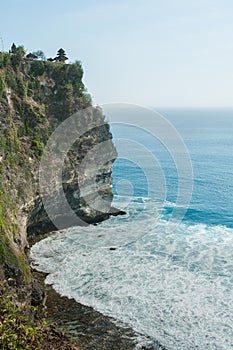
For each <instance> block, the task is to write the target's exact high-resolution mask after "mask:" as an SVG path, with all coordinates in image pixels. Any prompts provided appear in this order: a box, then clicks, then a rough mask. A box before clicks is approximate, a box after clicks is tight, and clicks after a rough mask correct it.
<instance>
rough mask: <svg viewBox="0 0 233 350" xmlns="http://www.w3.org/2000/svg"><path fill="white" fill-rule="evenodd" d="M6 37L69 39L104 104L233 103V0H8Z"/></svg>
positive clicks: (44, 41)
mask: <svg viewBox="0 0 233 350" xmlns="http://www.w3.org/2000/svg"><path fill="white" fill-rule="evenodd" d="M0 37H2V38H3V41H4V47H5V50H8V49H9V46H10V45H11V44H12V42H13V41H14V42H15V43H16V44H17V45H19V44H23V45H24V46H25V48H26V49H27V50H28V51H34V50H37V49H42V50H43V51H44V52H45V53H46V55H47V56H48V57H50V56H52V57H54V56H55V54H56V51H57V49H59V48H60V47H63V48H64V49H65V50H66V52H67V55H68V57H69V58H70V59H71V60H72V61H74V60H75V59H78V60H81V61H82V63H83V67H84V70H85V76H84V80H85V83H86V85H87V87H88V90H89V92H90V93H91V95H92V97H93V99H94V102H95V103H98V104H102V103H109V102H127V103H136V104H140V105H143V106H151V107H152V106H154V107H160V106H170V107H171V106H197V107H201V106H210V107H215V106H219V107H221V106H227V107H233V1H232V0H144V1H143V0H140V1H139V0H115V1H112V0H64V1H60V0H48V1H45V0H40V1H32V0H30V1H29V0H20V1H16V0H11V1H2V3H1V7H0Z"/></svg>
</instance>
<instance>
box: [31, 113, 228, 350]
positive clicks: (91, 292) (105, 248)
mask: <svg viewBox="0 0 233 350" xmlns="http://www.w3.org/2000/svg"><path fill="white" fill-rule="evenodd" d="M116 109H117V108H116ZM106 110H107V111H108V108H107V109H106ZM118 112H119V110H118V109H117V113H118ZM131 112H132V114H134V112H135V111H134V110H132V111H131ZM159 112H160V114H161V115H162V116H163V117H164V118H166V119H163V121H164V120H165V124H161V123H163V122H161V121H160V115H159V117H158V119H159V124H158V123H157V124H156V125H155V128H153V127H152V124H153V123H152V124H150V122H149V124H148V120H149V121H151V120H152V119H153V117H152V116H151V115H150V116H149V117H150V118H151V119H150V118H149V119H148V118H147V117H145V118H144V117H142V118H141V119H140V115H136V114H137V113H136V114H135V115H136V116H135V123H132V120H133V119H132V118H129V120H127V118H126V122H125V123H123V122H122V120H123V121H124V118H123V117H122V119H121V118H119V119H120V120H117V121H116V122H112V124H111V130H112V133H113V136H114V138H113V140H114V142H115V144H116V148H117V150H118V153H119V158H118V159H117V160H116V162H115V163H114V167H113V191H114V194H115V197H114V203H113V205H114V206H116V207H118V208H121V209H123V210H125V211H126V212H127V215H125V216H117V217H111V218H110V219H109V220H107V221H105V222H103V223H101V224H99V225H98V226H92V225H91V226H89V227H74V228H70V229H68V230H65V231H62V232H58V233H57V234H55V235H53V236H51V237H48V238H46V239H44V240H42V241H40V242H39V243H37V244H35V245H34V246H33V247H32V249H31V258H32V260H33V263H32V265H33V266H34V267H36V268H37V269H38V270H40V271H44V272H47V273H48V276H47V278H46V282H47V283H49V284H52V285H53V287H54V288H55V289H56V291H58V292H59V293H60V294H61V295H66V296H68V297H71V298H74V299H75V300H77V301H78V302H80V303H82V304H84V305H88V306H91V307H93V308H95V309H96V310H98V311H100V312H101V313H103V314H105V315H108V316H111V317H113V318H114V319H115V320H116V321H119V322H123V323H125V324H127V325H129V326H131V327H132V328H133V329H134V330H135V331H137V332H139V333H140V334H144V335H146V336H148V337H149V338H150V339H152V342H153V341H154V346H155V349H157V348H158V349H159V346H158V344H161V345H162V346H163V347H164V348H166V349H168V350H192V349H196V350H197V349H200V350H214V349H216V350H221V349H222V350H230V349H232V348H233V307H232V306H233V110H232V109H231V110H230V109H165V108H164V109H160V110H159ZM127 113H128V111H127ZM106 114H107V112H106ZM139 114H143V112H142V110H140V113H139ZM107 115H108V114H107ZM109 119H110V121H111V117H109ZM113 119H114V118H113ZM143 122H144V124H145V126H144V127H143ZM156 126H157V129H156ZM161 130H162V131H161ZM167 134H169V137H168V138H167V137H166V135H167Z"/></svg>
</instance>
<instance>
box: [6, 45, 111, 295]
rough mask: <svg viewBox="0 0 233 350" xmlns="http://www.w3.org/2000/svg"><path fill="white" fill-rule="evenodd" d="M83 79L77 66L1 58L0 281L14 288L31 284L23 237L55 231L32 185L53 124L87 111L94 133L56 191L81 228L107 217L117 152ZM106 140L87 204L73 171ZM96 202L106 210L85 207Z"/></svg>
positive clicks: (68, 162) (78, 145) (71, 157)
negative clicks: (104, 155)
mask: <svg viewBox="0 0 233 350" xmlns="http://www.w3.org/2000/svg"><path fill="white" fill-rule="evenodd" d="M82 77H83V70H82V67H81V65H80V63H79V62H77V63H74V64H68V65H65V64H64V65H62V64H56V63H52V62H44V61H32V62H30V61H25V60H24V58H23V56H22V54H20V52H18V53H15V54H12V53H11V54H9V53H1V54H0V177H1V181H0V263H1V268H0V277H1V279H4V278H5V279H9V278H13V280H14V283H15V285H17V286H20V285H22V286H23V285H25V286H28V285H29V284H30V280H31V275H30V269H29V266H28V262H27V258H26V254H25V251H26V250H27V247H28V243H27V238H28V236H27V235H33V234H37V233H44V232H49V231H51V230H53V229H55V227H54V224H53V223H52V222H51V221H50V219H49V217H48V215H47V213H46V211H45V209H44V207H43V203H42V201H41V198H40V191H39V186H38V169H39V164H40V159H41V156H42V154H43V150H44V147H45V145H46V142H47V140H48V139H49V137H50V135H51V134H52V133H53V131H54V130H55V129H56V127H57V126H58V125H59V124H61V123H62V122H63V121H64V120H66V119H67V118H68V117H70V116H71V115H72V114H73V113H76V112H78V111H81V110H84V109H86V108H90V112H89V114H88V116H87V117H86V118H87V119H86V120H83V122H86V123H90V124H93V126H94V128H90V130H89V131H87V132H86V133H85V134H83V135H82V136H81V137H79V139H78V140H77V141H76V142H75V143H74V144H73V146H72V148H71V150H70V151H69V152H68V154H67V156H66V158H65V162H64V165H63V169H62V172H63V177H62V186H63V190H64V193H65V196H66V199H67V201H68V203H69V205H70V207H71V208H72V210H73V211H74V212H75V213H76V214H77V215H78V217H79V218H80V219H81V220H82V221H83V222H86V223H95V222H99V221H101V220H104V219H106V218H107V217H108V216H109V213H108V210H109V209H110V206H111V201H112V197H113V194H112V176H111V173H112V163H113V161H114V159H115V158H116V150H115V148H114V146H113V143H112V141H111V139H112V135H111V132H110V130H109V125H108V124H107V123H106V122H105V121H104V116H103V114H102V112H101V110H100V109H99V108H93V107H92V104H91V99H90V96H89V95H88V94H87V92H86V90H85V87H84V85H83V83H82ZM96 125H100V126H99V127H98V126H97V127H95V126H96ZM105 141H108V148H107V152H108V161H107V162H106V163H105V164H103V165H102V166H101V168H100V169H98V172H97V173H95V172H93V173H92V175H91V177H90V179H89V180H90V181H91V180H93V177H94V181H95V184H96V191H95V192H94V193H90V194H89V198H88V202H87V201H86V199H85V198H83V197H82V193H81V192H80V183H83V182H84V181H87V180H86V179H84V176H83V174H82V173H81V171H79V169H80V165H81V163H82V160H83V159H84V157H85V156H86V154H87V153H88V152H89V150H90V149H92V148H93V147H94V146H95V145H97V144H99V143H101V142H105ZM91 167H92V163H90V168H91ZM56 188H57V186H56V183H54V187H53V189H52V190H51V205H53V206H54V207H56V212H57V213H58V214H57V215H58V216H59V219H60V222H61V223H63V222H64V227H67V226H69V225H72V221H70V220H69V219H70V218H69V213H66V212H65V211H64V210H63V208H62V203H61V202H59V200H56V198H57V197H56ZM58 197H59V196H58ZM97 197H99V198H102V199H103V200H104V203H105V208H104V211H101V210H98V209H93V207H92V205H91V204H92V203H94V201H95V200H96V198H97ZM59 208H60V211H59ZM26 294H28V289H27V291H26V292H25V295H26Z"/></svg>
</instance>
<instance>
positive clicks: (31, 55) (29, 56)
mask: <svg viewBox="0 0 233 350" xmlns="http://www.w3.org/2000/svg"><path fill="white" fill-rule="evenodd" d="M26 58H38V56H36V55H34V53H31V52H30V53H29V54H27V56H26Z"/></svg>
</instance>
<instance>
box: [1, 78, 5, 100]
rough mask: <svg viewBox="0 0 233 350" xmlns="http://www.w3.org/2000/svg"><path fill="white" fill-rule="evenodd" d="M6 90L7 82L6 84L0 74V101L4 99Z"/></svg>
mask: <svg viewBox="0 0 233 350" xmlns="http://www.w3.org/2000/svg"><path fill="white" fill-rule="evenodd" d="M4 89H5V82H4V79H3V76H2V75H1V73H0V100H1V98H2V95H3V91H4Z"/></svg>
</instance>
